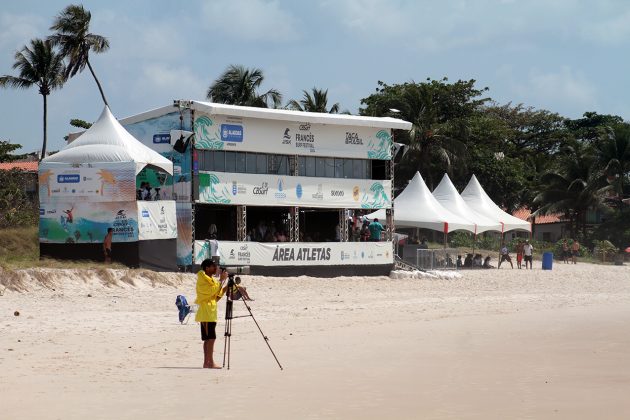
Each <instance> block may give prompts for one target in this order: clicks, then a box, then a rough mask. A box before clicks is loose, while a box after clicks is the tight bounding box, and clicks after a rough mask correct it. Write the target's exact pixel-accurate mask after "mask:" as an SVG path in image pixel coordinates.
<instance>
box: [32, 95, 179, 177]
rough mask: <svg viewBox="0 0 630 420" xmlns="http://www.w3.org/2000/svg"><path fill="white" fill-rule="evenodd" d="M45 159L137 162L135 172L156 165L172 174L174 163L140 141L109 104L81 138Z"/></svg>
mask: <svg viewBox="0 0 630 420" xmlns="http://www.w3.org/2000/svg"><path fill="white" fill-rule="evenodd" d="M42 162H43V163H73V164H81V163H102V162H135V163H136V174H137V173H138V172H140V171H141V170H142V168H144V167H145V166H147V165H149V166H154V167H156V168H159V169H162V170H164V171H166V172H168V173H169V174H171V175H172V174H173V163H172V162H171V161H170V160H168V159H167V158H165V157H164V156H162V155H160V154H159V153H158V152H156V151H154V150H152V149H151V148H149V147H147V146H145V145H144V144H142V143H140V142H139V141H138V140H136V138H135V137H133V136H132V135H131V134H129V132H128V131H127V130H125V129H124V128H123V126H122V125H120V123H119V122H118V121H117V120H116V118H115V117H114V116H113V115H112V113H111V112H110V110H109V108H108V107H107V106H106V107H105V108H104V109H103V112H102V113H101V116H100V117H99V118H98V120H97V121H96V122H95V123H94V124H93V125H92V127H90V128H89V129H87V130H86V131H85V132H84V133H83V134H82V135H81V136H80V137H79V138H78V139H76V140H75V141H73V142H72V143H70V144H68V145H67V146H66V147H64V148H63V149H62V150H61V151H60V152H58V153H55V154H54V155H51V156H48V157H47V158H46V159H44V160H43V161H42Z"/></svg>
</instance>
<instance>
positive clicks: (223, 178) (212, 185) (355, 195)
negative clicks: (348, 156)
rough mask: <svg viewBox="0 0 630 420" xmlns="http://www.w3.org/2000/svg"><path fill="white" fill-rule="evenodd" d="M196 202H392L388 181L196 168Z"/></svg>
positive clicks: (358, 205) (373, 205) (362, 205)
mask: <svg viewBox="0 0 630 420" xmlns="http://www.w3.org/2000/svg"><path fill="white" fill-rule="evenodd" d="M199 202H203V203H216V204H233V205H236V204H239V205H254V206H302V207H314V208H335V209H339V208H349V209H381V208H390V207H391V206H392V199H391V181H389V180H385V181H375V180H372V179H339V178H316V177H300V176H278V175H262V174H240V173H239V174H237V173H227V172H199Z"/></svg>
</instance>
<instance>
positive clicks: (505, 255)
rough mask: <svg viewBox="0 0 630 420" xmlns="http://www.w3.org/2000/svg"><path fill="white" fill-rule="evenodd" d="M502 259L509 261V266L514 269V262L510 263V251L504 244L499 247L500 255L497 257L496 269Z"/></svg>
mask: <svg viewBox="0 0 630 420" xmlns="http://www.w3.org/2000/svg"><path fill="white" fill-rule="evenodd" d="M503 261H507V262H509V263H510V267H512V269H514V264H512V258H510V251H508V248H507V246H506V245H505V244H503V246H502V247H501V257H500V258H499V265H498V266H497V269H499V268H501V263H502V262H503Z"/></svg>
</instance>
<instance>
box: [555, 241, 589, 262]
mask: <svg viewBox="0 0 630 420" xmlns="http://www.w3.org/2000/svg"><path fill="white" fill-rule="evenodd" d="M563 241H564V239H560V240H559V241H558V242H556V244H555V245H554V247H553V255H554V258H557V259H560V258H562V242H563ZM573 242H574V240H573V239H567V243H568V244H569V251H571V247H572V246H573ZM589 254H590V251H589V249H588V248H587V247H585V246H584V245H582V244H581V243H580V251H579V252H578V256H579V257H587V256H588V255H589Z"/></svg>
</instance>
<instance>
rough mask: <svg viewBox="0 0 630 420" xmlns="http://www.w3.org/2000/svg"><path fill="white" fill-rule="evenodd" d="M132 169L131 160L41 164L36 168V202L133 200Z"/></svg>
mask: <svg viewBox="0 0 630 420" xmlns="http://www.w3.org/2000/svg"><path fill="white" fill-rule="evenodd" d="M135 171H136V165H135V163H133V162H111V163H95V164H80V165H79V164H65V163H42V164H41V165H40V167H39V201H40V202H41V203H50V202H55V201H61V202H63V201H66V202H74V201H78V200H84V199H85V200H89V201H90V202H111V201H133V200H135V199H136V172H135Z"/></svg>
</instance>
